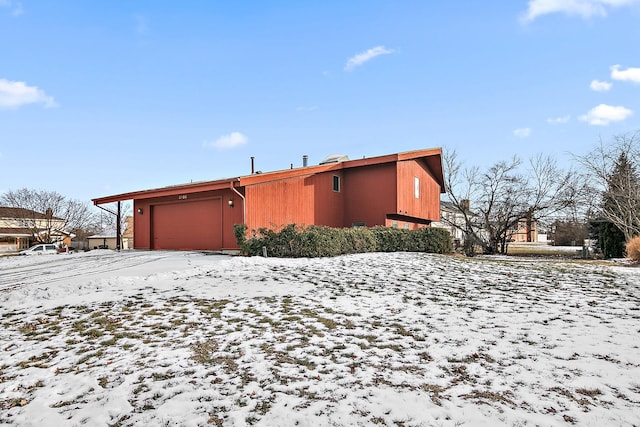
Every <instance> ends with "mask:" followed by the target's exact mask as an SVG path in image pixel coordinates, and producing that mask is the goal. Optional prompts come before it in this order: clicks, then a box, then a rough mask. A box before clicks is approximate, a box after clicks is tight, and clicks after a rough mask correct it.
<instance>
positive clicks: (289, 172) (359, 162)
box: [92, 148, 445, 205]
mask: <svg viewBox="0 0 640 427" xmlns="http://www.w3.org/2000/svg"><path fill="white" fill-rule="evenodd" d="M441 156H442V150H441V149H440V148H430V149H424V150H416V151H408V152H404V153H396V154H388V155H384V156H377V157H370V158H362V159H356V160H347V161H343V162H340V163H329V164H324V165H314V166H305V167H301V168H296V169H284V170H280V171H274V172H265V173H254V174H252V175H245V176H239V177H234V178H226V179H219V180H215V181H201V182H192V183H188V184H180V185H172V186H168V187H162V188H155V189H151V190H142V191H133V192H130V193H123V194H116V195H113V196H106V197H99V198H96V199H92V201H93V204H94V205H101V204H104V203H113V202H118V201H122V200H132V199H134V200H139V199H149V198H155V197H164V196H176V195H180V194H190V193H198V192H202V191H212V190H223V189H225V188H232V187H236V188H237V187H244V186H247V185H254V184H259V183H263V182H270V181H278V180H281V179H287V178H294V177H297V176H308V175H313V174H317V173H321V172H328V171H338V170H344V169H350V168H357V167H364V166H372V165H378V164H384V163H395V162H401V161H407V160H417V161H420V162H421V163H422V164H423V165H424V166H425V167H426V168H427V169H428V170H429V171H430V172H431V173H432V174H433V176H434V178H435V180H436V182H438V184H440V192H441V193H444V192H445V188H444V187H445V186H444V172H443V169H442V158H441Z"/></svg>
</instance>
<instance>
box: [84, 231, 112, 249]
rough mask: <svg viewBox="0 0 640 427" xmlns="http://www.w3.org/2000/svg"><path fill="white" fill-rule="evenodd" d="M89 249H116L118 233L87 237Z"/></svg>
mask: <svg viewBox="0 0 640 427" xmlns="http://www.w3.org/2000/svg"><path fill="white" fill-rule="evenodd" d="M87 241H88V242H89V243H88V244H89V247H88V249H116V242H117V239H116V233H105V234H95V235H93V236H89V237H87Z"/></svg>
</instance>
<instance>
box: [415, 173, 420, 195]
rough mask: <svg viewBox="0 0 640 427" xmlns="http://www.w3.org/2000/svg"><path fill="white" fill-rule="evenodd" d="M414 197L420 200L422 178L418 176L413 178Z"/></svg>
mask: <svg viewBox="0 0 640 427" xmlns="http://www.w3.org/2000/svg"><path fill="white" fill-rule="evenodd" d="M413 195H414V196H415V198H416V199H419V198H420V178H418V177H417V176H414V177H413Z"/></svg>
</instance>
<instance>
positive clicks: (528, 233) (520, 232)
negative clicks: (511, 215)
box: [508, 218, 539, 243]
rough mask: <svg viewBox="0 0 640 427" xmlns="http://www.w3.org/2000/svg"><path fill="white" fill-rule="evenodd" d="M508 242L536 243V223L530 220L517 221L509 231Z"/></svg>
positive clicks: (537, 239)
mask: <svg viewBox="0 0 640 427" xmlns="http://www.w3.org/2000/svg"><path fill="white" fill-rule="evenodd" d="M508 240H509V241H511V242H518V243H525V242H538V241H539V238H538V221H536V220H535V219H530V218H522V219H520V220H518V223H517V224H516V225H515V226H514V227H512V228H511V230H509V237H508Z"/></svg>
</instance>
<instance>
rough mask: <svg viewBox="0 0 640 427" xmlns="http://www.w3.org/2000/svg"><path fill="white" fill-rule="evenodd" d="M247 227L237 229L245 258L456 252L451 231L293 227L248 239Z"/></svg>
mask: <svg viewBox="0 0 640 427" xmlns="http://www.w3.org/2000/svg"><path fill="white" fill-rule="evenodd" d="M246 231H247V228H246V226H245V225H236V226H235V236H236V240H237V242H238V245H239V246H240V248H241V252H242V253H243V254H244V255H249V256H253V255H263V254H264V251H265V250H266V253H267V256H273V257H291V258H298V257H307V258H314V257H331V256H337V255H343V254H354V253H365V252H429V253H440V254H443V253H450V252H452V250H453V248H452V244H451V236H450V234H449V232H448V231H447V230H444V229H439V228H421V229H418V230H401V229H397V228H388V227H374V228H366V227H354V228H331V227H325V226H315V225H314V226H309V227H301V226H297V225H295V224H289V225H286V226H284V227H282V228H281V229H280V230H279V231H275V230H273V229H267V228H260V229H258V230H252V231H251V236H250V237H249V238H247V237H246Z"/></svg>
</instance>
